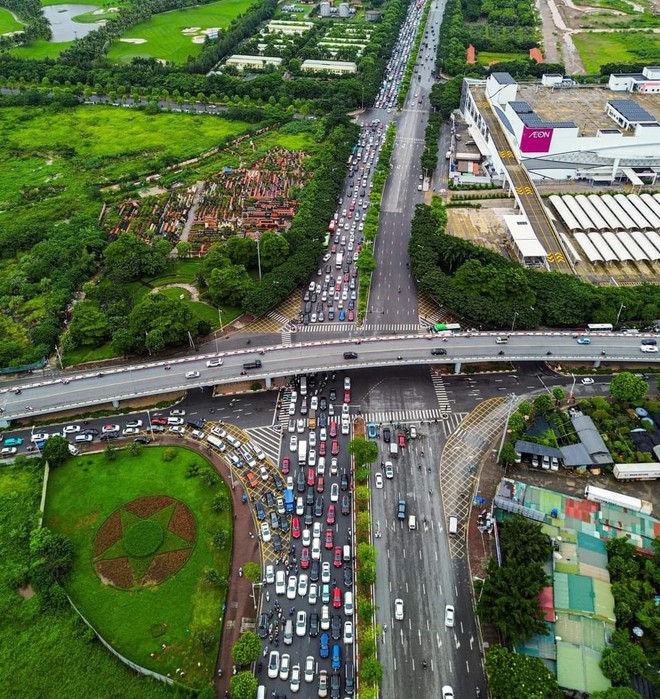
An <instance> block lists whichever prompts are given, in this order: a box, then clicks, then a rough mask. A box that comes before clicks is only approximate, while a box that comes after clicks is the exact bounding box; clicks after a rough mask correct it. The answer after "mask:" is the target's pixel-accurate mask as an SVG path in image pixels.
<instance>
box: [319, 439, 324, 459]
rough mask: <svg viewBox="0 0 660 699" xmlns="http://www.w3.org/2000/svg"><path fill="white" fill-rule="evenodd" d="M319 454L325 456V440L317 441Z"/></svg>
mask: <svg viewBox="0 0 660 699" xmlns="http://www.w3.org/2000/svg"><path fill="white" fill-rule="evenodd" d="M319 456H325V440H323V441H322V442H319Z"/></svg>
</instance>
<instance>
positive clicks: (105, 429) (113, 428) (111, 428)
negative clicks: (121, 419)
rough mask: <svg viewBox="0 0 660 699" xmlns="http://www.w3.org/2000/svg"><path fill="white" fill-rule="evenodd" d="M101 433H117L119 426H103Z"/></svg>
mask: <svg viewBox="0 0 660 699" xmlns="http://www.w3.org/2000/svg"><path fill="white" fill-rule="evenodd" d="M101 432H102V433H103V434H107V433H108V432H119V425H104V426H103V427H102V428H101ZM36 436H37V435H35V437H36ZM47 438H48V435H46V437H42V439H47Z"/></svg>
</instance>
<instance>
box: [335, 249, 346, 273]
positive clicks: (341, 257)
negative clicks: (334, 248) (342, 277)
mask: <svg viewBox="0 0 660 699" xmlns="http://www.w3.org/2000/svg"><path fill="white" fill-rule="evenodd" d="M343 264H344V253H343V252H338V253H337V260H336V261H335V267H336V268H337V269H341V268H342V265H343Z"/></svg>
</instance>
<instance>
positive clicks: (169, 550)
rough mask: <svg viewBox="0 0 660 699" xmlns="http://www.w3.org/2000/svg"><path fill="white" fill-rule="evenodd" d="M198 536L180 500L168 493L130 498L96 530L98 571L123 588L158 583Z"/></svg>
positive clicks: (173, 569)
mask: <svg viewBox="0 0 660 699" xmlns="http://www.w3.org/2000/svg"><path fill="white" fill-rule="evenodd" d="M196 536H197V525H196V523H195V518H194V517H193V515H192V512H191V511H190V510H189V509H188V507H187V506H186V505H185V504H184V503H183V502H181V501H180V500H176V499H175V498H172V497H169V496H168V495H150V496H148V497H144V498H138V499H136V500H131V501H130V502H127V503H125V504H124V505H122V506H121V507H120V508H119V509H117V510H115V511H114V512H113V513H112V514H111V515H110V516H109V517H108V518H107V519H106V520H105V522H103V524H102V525H101V526H100V527H99V530H98V531H97V532H96V536H95V538H94V546H93V563H94V568H95V570H96V574H97V575H98V576H99V578H100V579H101V580H102V581H103V582H104V583H105V584H107V585H113V586H114V587H118V588H120V589H122V590H129V589H134V588H139V587H147V586H150V585H159V584H160V583H162V582H163V581H165V580H167V578H169V577H170V576H172V575H174V573H176V572H177V571H178V570H179V569H180V568H181V567H182V566H183V565H184V564H185V562H186V561H187V560H188V558H190V555H191V554H192V551H193V548H194V546H195V539H196Z"/></svg>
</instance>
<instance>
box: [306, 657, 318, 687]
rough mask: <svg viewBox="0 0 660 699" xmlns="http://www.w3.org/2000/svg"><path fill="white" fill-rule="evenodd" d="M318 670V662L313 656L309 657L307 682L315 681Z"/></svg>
mask: <svg viewBox="0 0 660 699" xmlns="http://www.w3.org/2000/svg"><path fill="white" fill-rule="evenodd" d="M315 670H316V660H314V656H313V655H308V656H307V657H306V658H305V682H313V681H314V672H315Z"/></svg>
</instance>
